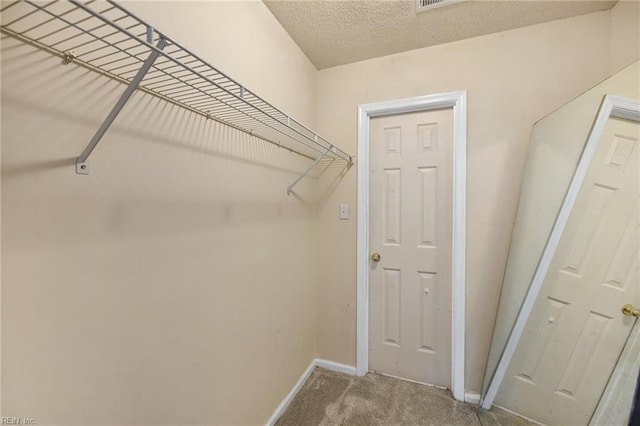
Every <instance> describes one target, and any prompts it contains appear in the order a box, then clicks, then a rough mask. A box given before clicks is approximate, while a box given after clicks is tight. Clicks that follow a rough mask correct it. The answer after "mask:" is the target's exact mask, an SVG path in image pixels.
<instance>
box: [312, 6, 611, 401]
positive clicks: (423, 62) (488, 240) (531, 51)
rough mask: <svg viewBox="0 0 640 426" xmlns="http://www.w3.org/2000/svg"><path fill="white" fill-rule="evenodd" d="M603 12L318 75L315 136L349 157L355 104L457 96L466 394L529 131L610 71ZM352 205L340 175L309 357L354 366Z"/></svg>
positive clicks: (490, 318) (492, 308) (483, 338)
mask: <svg viewBox="0 0 640 426" xmlns="http://www.w3.org/2000/svg"><path fill="white" fill-rule="evenodd" d="M609 47H610V12H609V11H607V12H600V13H595V14H589V15H584V16H579V17H575V18H570V19H566V20H560V21H554V22H550V23H545V24H540V25H535V26H530V27H526V28H521V29H517V30H512V31H507V32H503V33H499V34H493V35H487V36H482V37H477V38H473V39H469V40H463V41H459V42H455V43H450V44H445V45H440V46H435V47H431V48H426V49H420V50H414V51H410V52H405V53H401V54H397V55H392V56H386V57H383V58H377V59H373V60H368V61H363V62H358V63H354V64H349V65H344V66H339V67H335V68H330V69H326V70H322V71H320V72H319V73H318V94H317V96H318V128H319V131H320V132H321V133H323V134H326V135H327V137H329V138H330V139H332V140H333V141H335V143H337V144H339V145H340V147H341V148H343V149H345V150H346V151H350V152H355V151H356V137H357V135H356V132H357V128H356V126H357V120H356V111H357V107H358V105H359V104H362V103H369V102H376V101H384V100H391V99H400V98H407V97H413V96H419V95H427V94H433V93H442V92H448V91H455V90H467V91H468V101H469V110H468V114H469V119H468V172H467V185H468V190H467V208H468V216H467V329H466V331H467V335H466V344H467V353H466V356H467V359H466V379H467V390H468V391H471V392H479V391H480V388H481V384H482V378H483V374H484V369H485V365H486V361H487V355H488V352H489V344H490V341H491V333H492V330H493V323H494V319H495V315H496V310H497V305H498V298H499V294H500V286H501V283H502V276H503V272H504V267H505V262H506V258H507V252H508V248H509V241H510V237H511V230H512V226H513V220H514V215H515V211H516V207H517V199H518V192H519V188H520V180H521V176H522V169H523V165H524V161H525V156H526V149H527V146H528V143H529V134H530V131H531V127H532V125H533V124H534V123H535V122H536V121H537V120H538V119H540V118H541V117H543V116H544V115H546V114H548V113H549V112H551V111H553V110H554V109H556V108H558V107H560V106H561V105H563V104H564V103H566V102H568V101H569V100H570V99H572V98H573V97H575V96H577V95H578V94H580V93H582V92H583V91H585V90H586V89H588V88H589V87H591V86H593V85H594V84H596V83H598V82H599V81H601V80H602V79H604V78H605V77H606V76H607V75H608V72H609V55H610V51H609V50H610V49H609ZM342 202H348V203H350V204H351V206H352V208H355V205H356V170H355V167H354V168H353V170H351V171H350V172H349V173H348V174H347V176H346V177H345V179H344V180H343V181H342V182H341V184H340V185H339V186H338V187H337V189H336V190H335V192H334V193H333V194H332V196H331V197H330V198H329V199H328V201H327V202H326V203H325V204H324V206H323V208H322V209H321V210H320V212H319V232H318V235H319V248H320V249H319V256H318V262H319V265H330V267H326V268H320V269H319V271H320V272H319V281H318V327H319V335H318V351H319V355H320V356H321V357H323V358H328V359H331V360H334V361H337V362H342V363H346V364H351V365H355V362H356V337H355V333H356V285H355V283H356V222H355V220H351V221H348V222H345V221H339V220H338V219H337V214H336V212H337V205H338V204H339V203H342Z"/></svg>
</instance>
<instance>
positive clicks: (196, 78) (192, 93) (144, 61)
mask: <svg viewBox="0 0 640 426" xmlns="http://www.w3.org/2000/svg"><path fill="white" fill-rule="evenodd" d="M18 4H23V5H28V7H27V6H24V7H19V8H15V9H14V6H16V5H18ZM69 6H71V8H70V7H69ZM104 6H107V7H106V8H105V7H104ZM9 9H11V10H9ZM0 12H2V13H3V15H7V14H8V15H10V17H8V18H6V19H4V18H5V17H3V21H4V22H8V23H6V24H4V23H3V25H2V28H1V29H2V32H3V33H4V34H7V35H9V36H12V37H16V38H18V39H19V40H21V41H23V42H26V43H29V44H31V45H33V46H36V47H39V48H41V49H44V50H45V51H47V52H49V53H53V54H56V55H57V56H60V57H62V58H64V62H66V63H69V62H74V63H77V64H78V65H80V66H83V67H85V68H88V69H92V70H94V71H97V72H99V73H101V74H103V75H107V76H109V77H111V78H114V79H116V80H118V81H120V82H126V83H128V84H129V86H128V87H127V89H126V90H125V92H124V93H123V95H122V96H121V98H120V100H119V101H118V102H117V103H116V105H115V107H114V108H113V110H112V111H111V113H110V114H109V116H108V117H107V119H106V120H105V121H104V123H103V125H102V126H101V127H100V129H99V130H98V132H97V133H96V135H95V136H94V138H93V139H92V140H91V142H90V143H89V145H88V146H87V148H86V149H85V151H84V152H83V154H82V155H81V156H80V157H79V159H78V169H77V171H78V172H79V173H86V172H87V171H88V168H87V167H88V166H87V165H86V163H85V161H86V159H87V158H88V157H89V155H90V154H91V152H92V151H93V148H95V146H96V145H97V144H98V142H99V141H100V138H101V137H102V135H103V134H104V133H105V132H106V130H107V129H108V128H109V126H110V124H111V122H113V120H114V119H115V117H116V116H117V114H118V113H119V112H120V110H121V109H122V107H123V106H124V105H125V104H126V101H127V100H128V99H129V97H130V96H131V94H133V93H134V92H135V90H136V89H140V90H141V91H143V92H145V93H150V94H152V95H154V96H157V97H159V98H161V99H163V100H166V101H168V102H171V103H173V104H175V105H178V106H181V107H183V108H186V109H188V110H190V111H192V112H196V113H198V114H200V115H202V116H205V117H207V118H210V119H213V120H216V121H219V122H221V123H223V124H226V125H229V126H231V127H232V128H234V129H237V130H241V131H243V132H245V133H248V134H250V135H252V136H254V137H257V138H259V139H262V140H264V141H267V142H270V143H272V144H275V145H278V146H280V147H283V148H285V149H288V150H289V151H291V152H295V153H297V154H299V155H302V156H304V157H307V158H309V159H312V160H317V159H318V158H320V157H324V156H329V157H331V158H332V159H334V160H335V159H342V160H345V161H347V162H348V163H349V164H351V163H352V157H351V156H350V155H348V154H347V153H345V152H344V151H342V150H340V149H339V148H337V147H335V146H334V145H333V144H331V143H330V142H328V141H327V140H326V139H324V138H322V137H321V136H319V135H318V134H317V133H315V132H313V131H312V130H311V129H309V128H308V127H306V126H304V125H302V124H301V123H299V122H297V121H296V120H294V119H293V118H291V117H290V116H288V115H286V114H285V113H283V112H282V111H280V110H279V109H277V108H276V107H274V106H273V105H271V104H269V103H268V102H267V101H265V100H264V99H262V98H261V97H259V96H257V95H255V94H254V93H253V92H251V91H249V90H248V89H247V88H246V87H244V86H242V85H241V84H239V83H238V82H236V81H235V80H233V79H231V78H229V77H228V76H227V75H226V74H224V73H222V72H220V71H219V70H217V69H216V68H214V67H213V66H211V65H210V64H208V63H207V62H206V61H204V60H203V59H201V58H200V57H199V56H197V55H196V54H194V53H193V52H191V51H190V50H188V49H186V48H185V47H183V46H181V45H180V44H179V43H177V42H176V41H175V40H173V39H172V38H171V37H169V36H168V35H166V34H165V33H163V32H161V31H159V30H157V29H155V28H154V27H153V26H152V25H151V24H149V23H147V22H145V21H143V20H142V19H140V18H138V17H137V16H135V15H134V14H133V13H131V12H129V11H128V10H127V9H125V8H124V7H122V6H120V5H119V4H117V3H115V2H114V1H113V0H109V1H108V2H101V1H95V0H91V1H86V2H81V1H78V0H69V1H55V0H54V1H50V2H48V3H38V4H36V3H35V2H33V1H31V0H18V1H15V2H13V3H10V4H9V5H7V6H5V7H4V8H2V9H1V10H0ZM16 12H17V14H16ZM16 15H17V16H16ZM34 18H35V19H34ZM44 18H46V19H44ZM34 21H35V22H34ZM61 24H62V26H61ZM96 24H97V25H96ZM25 25H26V27H25ZM29 25H30V26H29ZM105 29H107V30H108V31H110V32H108V33H106V32H105ZM47 31H48V32H47ZM61 37H63V38H61ZM132 43H133V45H132ZM154 44H155V45H154ZM165 46H166V47H165ZM134 74H135V75H134ZM82 166H84V168H82Z"/></svg>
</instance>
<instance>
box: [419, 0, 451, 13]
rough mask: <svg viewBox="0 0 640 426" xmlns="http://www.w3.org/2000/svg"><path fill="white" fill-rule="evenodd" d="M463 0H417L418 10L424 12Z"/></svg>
mask: <svg viewBox="0 0 640 426" xmlns="http://www.w3.org/2000/svg"><path fill="white" fill-rule="evenodd" d="M459 1H461V0H416V2H417V11H418V12H423V11H425V10H429V9H435V8H436V7H441V6H446V5H448V4H451V3H457V2H459Z"/></svg>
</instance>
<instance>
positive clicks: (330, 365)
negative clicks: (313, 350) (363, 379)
mask: <svg viewBox="0 0 640 426" xmlns="http://www.w3.org/2000/svg"><path fill="white" fill-rule="evenodd" d="M314 361H315V363H316V367H321V368H326V369H327V370H331V371H337V372H338V373H345V374H348V375H350V376H355V375H356V368H355V367H353V366H351V365H346V364H340V363H338V362H333V361H328V360H326V359H320V358H316V359H315V360H314Z"/></svg>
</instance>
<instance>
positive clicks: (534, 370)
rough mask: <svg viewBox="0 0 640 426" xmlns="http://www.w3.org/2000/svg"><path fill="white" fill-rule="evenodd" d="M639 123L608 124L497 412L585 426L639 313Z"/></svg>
mask: <svg viewBox="0 0 640 426" xmlns="http://www.w3.org/2000/svg"><path fill="white" fill-rule="evenodd" d="M639 136H640V127H639V125H638V123H634V122H630V121H626V120H622V119H614V118H612V119H610V120H609V122H608V124H607V126H606V128H605V130H604V132H603V135H602V138H601V140H600V143H599V146H598V148H597V150H596V153H595V155H594V157H593V160H592V163H591V166H590V169H589V171H588V173H587V176H586V178H585V181H584V183H583V185H582V188H581V189H580V192H579V194H578V198H577V200H576V204H575V206H574V208H573V211H572V213H571V216H570V218H569V221H568V223H567V226H566V228H565V231H564V234H563V235H562V238H561V239H560V242H559V245H558V249H557V251H556V254H555V256H554V259H553V261H552V263H551V266H550V268H549V272H548V274H547V277H546V278H545V282H544V283H543V286H542V289H541V292H540V296H539V298H538V301H537V302H536V304H535V306H534V308H533V311H532V313H531V316H530V318H529V321H528V322H527V325H526V327H525V331H524V333H523V336H522V338H521V340H520V343H519V344H518V347H517V349H516V352H515V354H514V358H513V361H512V362H511V365H510V367H509V370H508V372H507V375H506V377H505V381H504V383H503V385H502V387H501V389H500V392H499V394H498V398H497V399H496V403H497V404H498V405H501V406H504V407H507V408H509V409H510V410H513V411H515V412H517V413H519V414H522V415H524V416H527V417H530V418H532V419H534V420H537V421H540V422H542V423H546V424H558V425H568V424H571V425H580V424H587V423H588V422H589V419H590V418H591V415H592V414H593V412H594V409H595V407H596V404H597V403H598V400H599V399H600V397H601V395H602V393H603V391H604V389H605V386H606V385H607V381H608V380H609V377H610V376H611V373H612V371H613V368H614V366H615V365H616V362H617V360H618V358H619V356H620V353H621V351H622V349H623V348H624V345H625V343H626V341H627V338H628V336H629V333H630V331H631V328H632V326H633V323H634V321H633V319H632V318H629V317H625V316H623V314H622V313H621V308H622V306H623V305H624V304H626V303H632V304H634V305H638V304H640V288H639V287H640V286H639V285H638V278H639V277H638V249H639V246H638V235H639V230H640V228H639V222H638V219H639V210H638V194H639V189H640V181H639V180H640V172H639V170H640V168H639V167H640V164H639V161H638V159H639V146H638V145H639V144H638V139H639Z"/></svg>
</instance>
